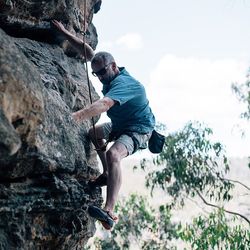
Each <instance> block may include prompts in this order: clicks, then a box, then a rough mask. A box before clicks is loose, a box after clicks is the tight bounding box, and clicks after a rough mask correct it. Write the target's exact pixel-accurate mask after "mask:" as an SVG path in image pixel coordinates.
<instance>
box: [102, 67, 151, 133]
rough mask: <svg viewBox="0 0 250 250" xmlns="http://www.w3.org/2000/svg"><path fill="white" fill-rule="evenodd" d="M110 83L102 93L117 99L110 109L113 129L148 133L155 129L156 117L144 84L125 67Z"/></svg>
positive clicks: (109, 115)
mask: <svg viewBox="0 0 250 250" xmlns="http://www.w3.org/2000/svg"><path fill="white" fill-rule="evenodd" d="M119 69H120V73H119V75H117V76H116V77H115V79H114V80H112V81H111V82H110V84H104V85H103V90H102V93H103V94H104V96H105V97H109V98H111V99H112V100H114V101H116V103H115V105H114V106H112V107H111V108H110V109H109V110H108V111H107V115H108V117H109V118H110V119H111V122H112V129H113V131H124V130H126V131H133V132H137V133H142V134H143V133H148V132H151V131H152V130H153V129H154V126H155V117H154V115H153V113H152V111H151V108H150V107H149V101H148V99H147V97H146V92H145V88H144V86H143V85H142V84H141V83H140V82H138V81H137V80H136V79H134V78H133V77H132V76H130V75H129V73H128V72H127V71H126V69H125V68H119Z"/></svg>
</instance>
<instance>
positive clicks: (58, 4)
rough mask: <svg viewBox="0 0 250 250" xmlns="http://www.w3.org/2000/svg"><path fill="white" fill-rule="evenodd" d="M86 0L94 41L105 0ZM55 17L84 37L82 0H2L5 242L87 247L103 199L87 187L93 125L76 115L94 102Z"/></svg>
mask: <svg viewBox="0 0 250 250" xmlns="http://www.w3.org/2000/svg"><path fill="white" fill-rule="evenodd" d="M86 1H87V10H86V12H87V13H86V17H87V18H86V19H87V20H86V21H87V23H88V30H87V40H88V43H89V44H90V45H91V46H92V47H93V48H95V47H96V44H97V34H96V30H95V28H94V26H93V24H92V18H93V15H94V13H96V12H97V11H98V10H99V8H100V6H101V1H100V0H86ZM51 19H57V20H60V21H62V22H63V23H64V24H65V25H66V27H67V29H68V30H70V31H71V32H73V33H74V34H77V35H78V36H79V37H80V36H81V35H80V31H81V30H83V21H84V20H83V19H84V1H79V0H71V1H67V0H66V1H65V0H58V1H52V0H48V1H36V0H29V1H23V0H0V249H82V248H83V246H84V245H85V243H86V241H87V239H88V238H89V237H91V236H92V235H93V234H94V232H95V227H94V221H93V220H92V219H90V218H89V217H88V215H87V212H86V209H87V207H88V205H89V204H100V203H101V202H102V199H101V192H100V190H95V191H91V190H89V189H88V186H87V182H88V180H89V179H90V178H93V177H94V176H95V175H97V174H98V168H97V161H96V153H95V151H94V149H93V146H92V144H91V143H90V141H89V139H88V137H87V131H88V129H89V128H90V126H91V124H90V122H85V123H83V124H81V125H77V124H76V123H75V122H74V121H73V120H72V118H71V113H72V112H73V111H76V110H79V109H80V108H83V107H85V106H86V105H87V104H88V103H89V95H88V87H87V81H86V72H85V70H84V63H83V60H82V59H81V58H79V56H78V55H77V53H76V52H75V51H74V50H73V49H72V48H71V47H70V46H69V44H68V43H67V42H66V41H63V40H62V38H61V37H60V36H58V34H56V33H55V32H54V31H53V30H52V28H51V26H50V20H51ZM92 96H93V99H94V100H96V99H98V98H99V97H98V95H97V94H96V92H95V90H94V88H93V87H92Z"/></svg>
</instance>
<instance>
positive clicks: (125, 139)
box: [101, 122, 151, 155]
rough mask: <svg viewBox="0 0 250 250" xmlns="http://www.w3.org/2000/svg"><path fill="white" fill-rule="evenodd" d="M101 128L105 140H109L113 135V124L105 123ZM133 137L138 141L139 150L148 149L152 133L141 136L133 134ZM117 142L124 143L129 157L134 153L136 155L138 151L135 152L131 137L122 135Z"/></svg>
mask: <svg viewBox="0 0 250 250" xmlns="http://www.w3.org/2000/svg"><path fill="white" fill-rule="evenodd" d="M101 127H102V130H103V136H104V139H106V140H108V138H109V134H110V133H111V130H112V124H111V122H106V123H103V124H101ZM132 135H133V136H134V137H135V138H136V140H137V141H138V143H139V149H145V148H147V142H148V140H149V138H150V136H151V132H150V133H147V134H139V133H136V132H133V133H132ZM115 141H117V142H120V143H122V144H123V145H124V146H125V147H126V148H127V151H128V155H132V154H133V153H135V152H136V151H137V149H136V150H135V146H134V141H133V139H132V138H131V137H130V136H129V135H126V134H122V135H121V136H120V137H119V138H118V139H116V140H115Z"/></svg>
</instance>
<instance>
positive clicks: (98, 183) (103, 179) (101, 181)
mask: <svg viewBox="0 0 250 250" xmlns="http://www.w3.org/2000/svg"><path fill="white" fill-rule="evenodd" d="M107 181H108V177H107V175H105V174H101V175H99V176H98V177H97V178H96V179H95V180H91V181H89V183H88V185H89V186H90V188H92V189H93V188H96V187H103V186H107Z"/></svg>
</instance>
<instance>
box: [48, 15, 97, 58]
mask: <svg viewBox="0 0 250 250" xmlns="http://www.w3.org/2000/svg"><path fill="white" fill-rule="evenodd" d="M51 22H52V24H53V25H54V27H55V28H56V29H57V30H58V31H59V32H60V33H61V34H62V35H63V36H64V37H65V38H66V39H67V40H68V41H69V42H70V44H71V45H72V46H73V47H74V48H75V49H76V50H77V51H78V52H79V53H81V55H85V52H84V43H83V41H82V40H81V39H80V38H78V37H76V36H74V35H73V34H71V33H70V32H69V31H68V30H66V29H65V28H64V26H63V24H62V23H60V22H58V21H57V20H52V21H51ZM85 48H86V59H87V61H90V60H91V59H92V58H93V56H94V50H93V49H92V48H91V47H90V46H89V45H88V44H87V43H85Z"/></svg>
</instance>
